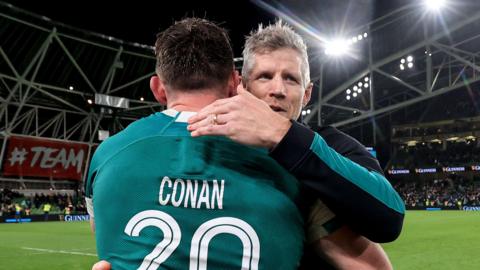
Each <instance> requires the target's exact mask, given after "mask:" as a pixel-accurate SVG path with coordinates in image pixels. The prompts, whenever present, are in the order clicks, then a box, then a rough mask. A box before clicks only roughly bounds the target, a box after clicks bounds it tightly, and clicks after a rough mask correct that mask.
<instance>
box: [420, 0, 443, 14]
mask: <svg viewBox="0 0 480 270" xmlns="http://www.w3.org/2000/svg"><path fill="white" fill-rule="evenodd" d="M424 3H425V6H426V7H427V9H428V10H431V11H434V12H438V11H440V10H441V9H442V8H443V7H445V5H446V4H447V0H424Z"/></svg>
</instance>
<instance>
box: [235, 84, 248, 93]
mask: <svg viewBox="0 0 480 270" xmlns="http://www.w3.org/2000/svg"><path fill="white" fill-rule="evenodd" d="M245 91H246V90H245V88H244V87H243V82H240V84H238V86H237V95H239V94H240V93H242V92H245Z"/></svg>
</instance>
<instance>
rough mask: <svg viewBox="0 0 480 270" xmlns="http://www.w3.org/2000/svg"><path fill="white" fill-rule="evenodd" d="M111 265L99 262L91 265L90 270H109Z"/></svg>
mask: <svg viewBox="0 0 480 270" xmlns="http://www.w3.org/2000/svg"><path fill="white" fill-rule="evenodd" d="M110 268H111V265H110V263H109V262H107V261H99V262H97V263H96V264H94V265H93V267H92V270H110Z"/></svg>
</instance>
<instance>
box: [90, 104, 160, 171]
mask: <svg viewBox="0 0 480 270" xmlns="http://www.w3.org/2000/svg"><path fill="white" fill-rule="evenodd" d="M167 122H168V116H165V115H163V114H162V113H154V114H151V115H149V116H147V117H144V118H141V119H139V120H136V121H134V122H132V123H130V124H129V125H128V126H127V127H126V128H125V129H124V130H122V131H120V132H118V133H117V134H115V135H113V136H111V137H109V138H107V139H106V140H105V141H103V142H102V143H101V144H100V145H99V146H98V147H97V149H96V150H95V153H94V156H93V158H94V159H95V160H96V163H97V164H100V163H103V162H102V161H105V160H107V159H109V158H110V157H111V156H113V155H114V154H115V153H116V152H118V151H119V150H121V149H123V148H125V147H126V146H128V145H129V144H131V143H132V142H135V141H137V140H140V139H142V138H144V137H148V136H151V135H153V134H155V132H156V131H157V130H158V129H160V128H162V127H163V126H164V125H165V124H166V123H167Z"/></svg>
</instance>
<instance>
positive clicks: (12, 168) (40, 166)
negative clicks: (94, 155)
mask: <svg viewBox="0 0 480 270" xmlns="http://www.w3.org/2000/svg"><path fill="white" fill-rule="evenodd" d="M87 155H88V145H87V144H82V143H74V142H65V141H57V140H51V139H43V138H42V139H40V138H33V137H23V136H11V137H10V138H8V147H7V149H6V151H5V154H4V159H3V166H2V171H3V175H4V176H21V177H25V176H33V177H47V178H51V179H71V180H79V181H81V180H82V173H83V169H84V168H85V163H86V162H87Z"/></svg>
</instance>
